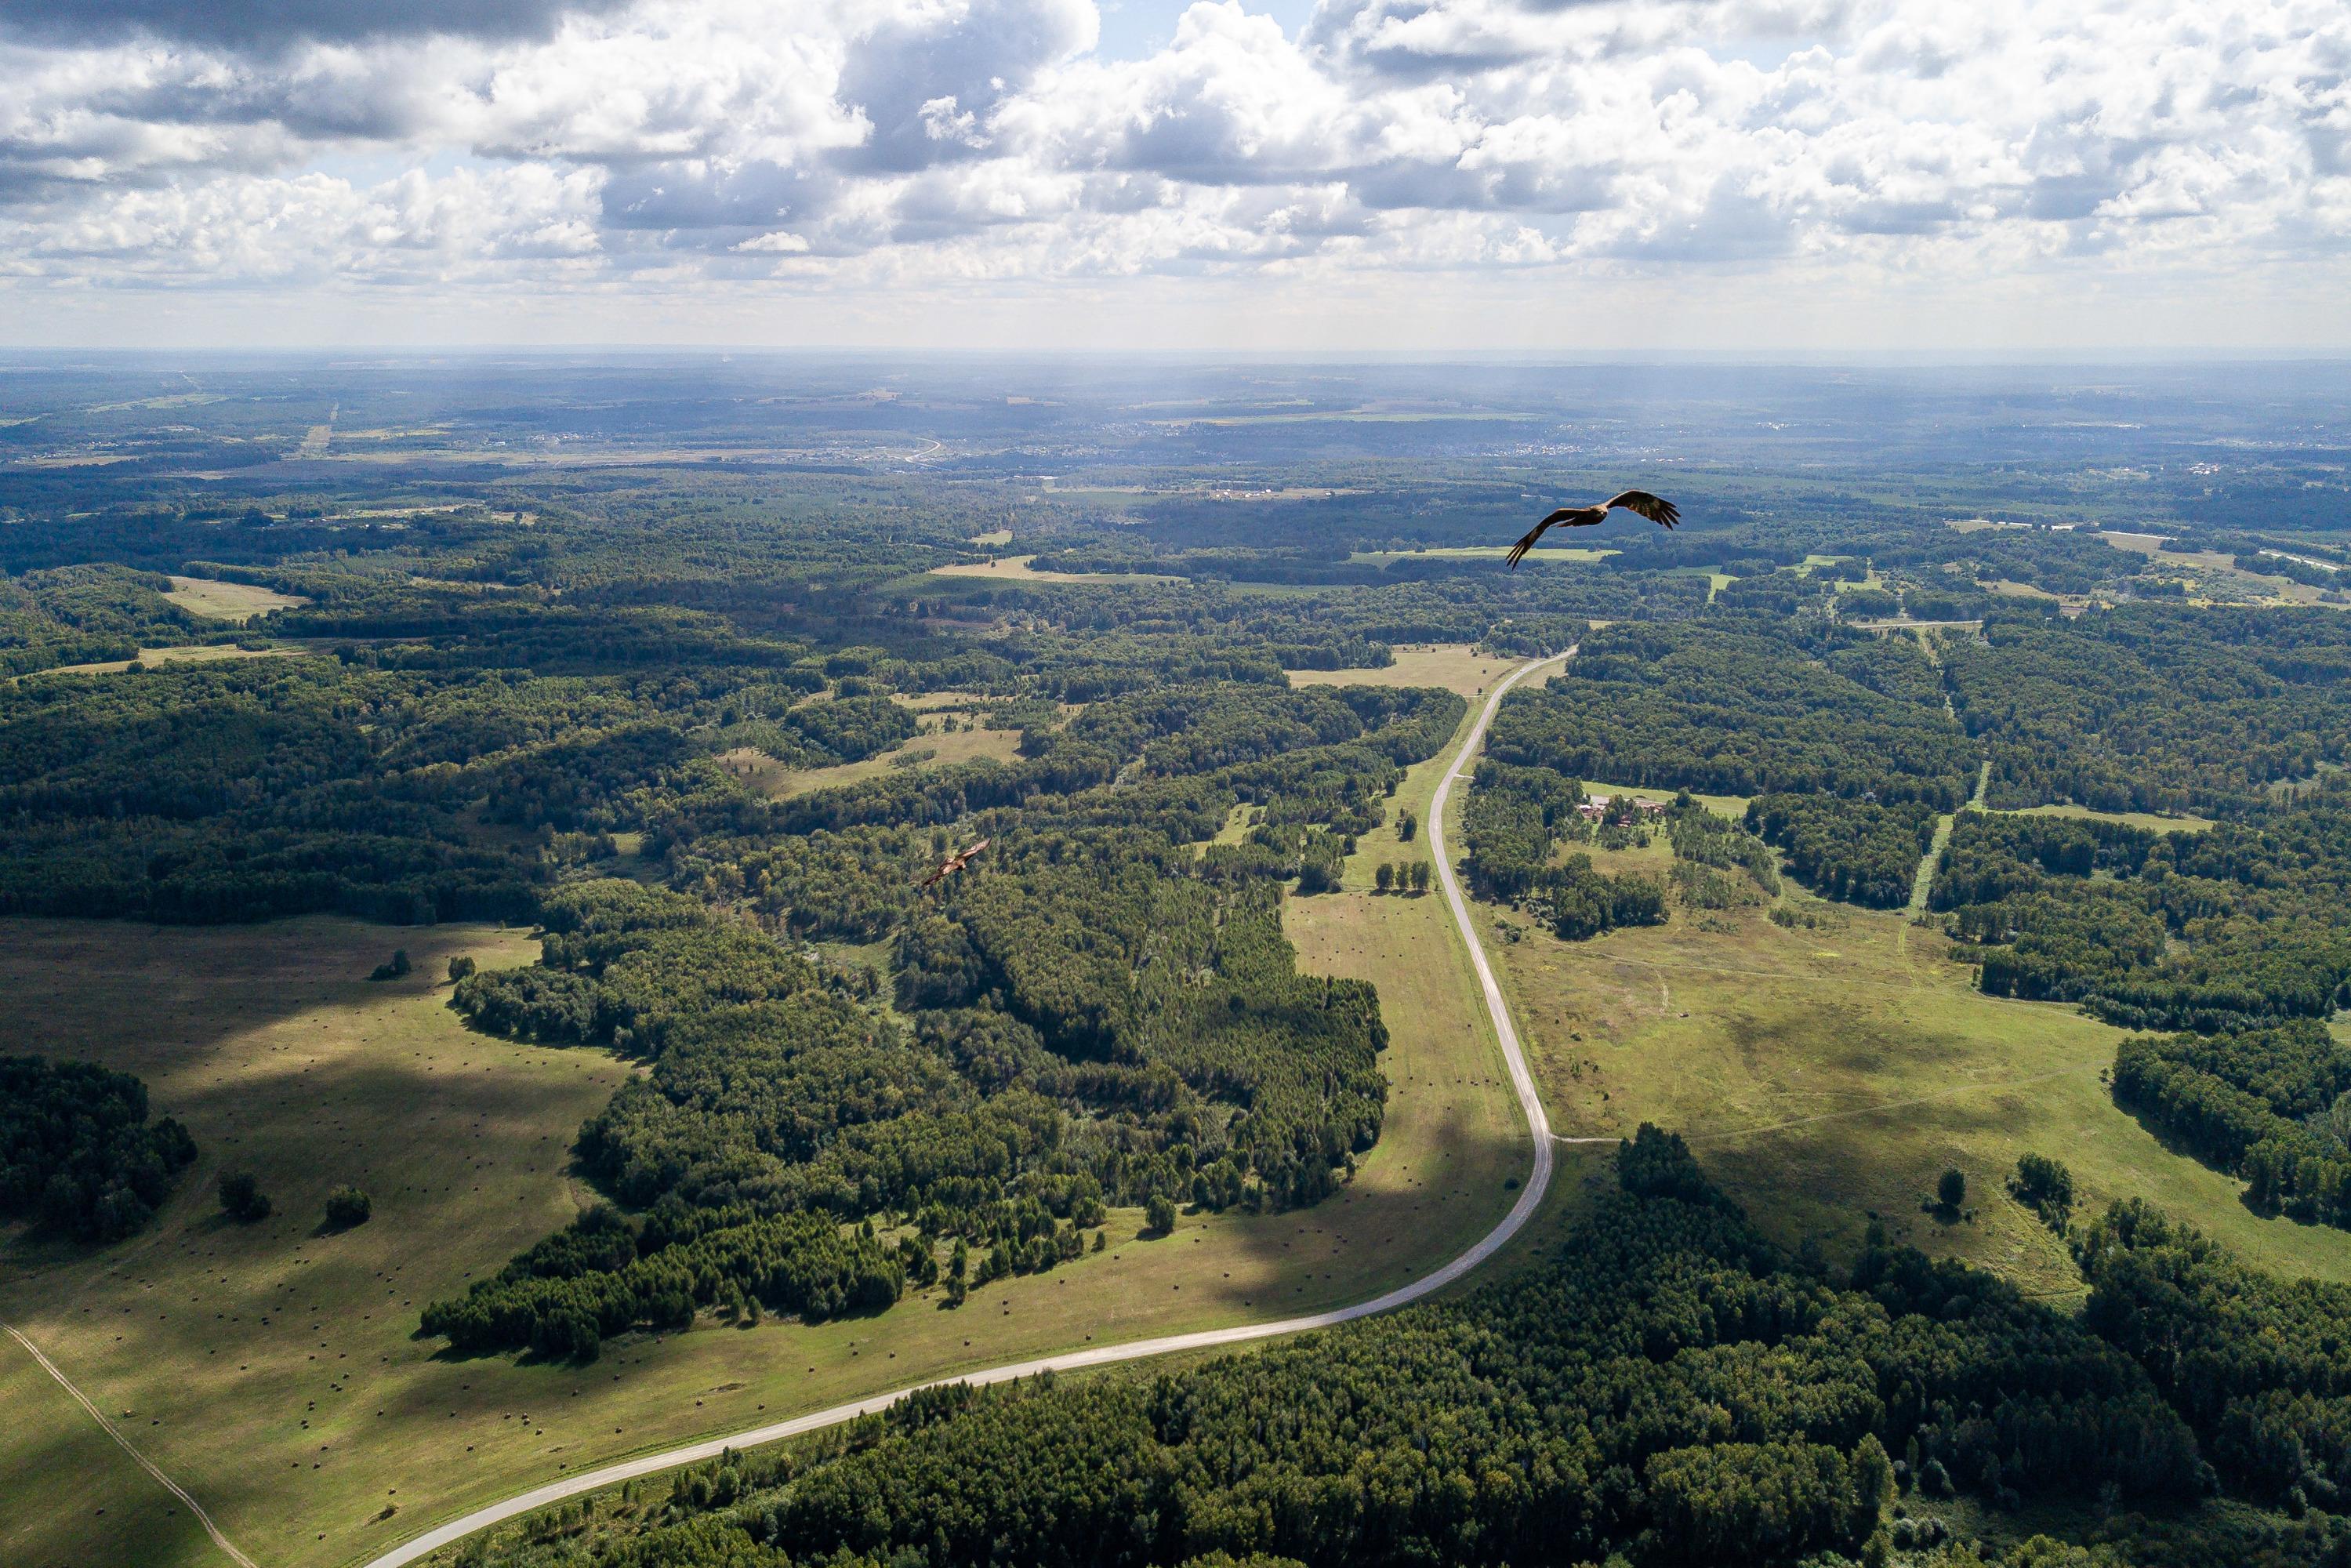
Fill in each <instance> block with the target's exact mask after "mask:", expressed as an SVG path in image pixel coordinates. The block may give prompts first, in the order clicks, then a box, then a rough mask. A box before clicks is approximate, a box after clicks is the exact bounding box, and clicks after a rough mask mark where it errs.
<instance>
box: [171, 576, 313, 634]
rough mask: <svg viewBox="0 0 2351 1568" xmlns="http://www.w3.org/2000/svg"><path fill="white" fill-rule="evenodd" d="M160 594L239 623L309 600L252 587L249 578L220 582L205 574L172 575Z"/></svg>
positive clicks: (191, 611) (196, 610)
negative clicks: (196, 575)
mask: <svg viewBox="0 0 2351 1568" xmlns="http://www.w3.org/2000/svg"><path fill="white" fill-rule="evenodd" d="M163 597H164V598H166V599H168V600H170V601H172V603H174V604H176V605H178V606H179V607H180V608H181V609H183V610H184V611H186V612H188V613H189V614H191V615H203V616H206V617H208V618H210V619H212V620H214V621H230V622H235V623H236V624H237V625H239V626H242V625H244V624H245V623H246V622H248V621H250V620H252V619H253V618H254V617H255V616H256V615H266V614H267V613H268V612H271V611H273V610H291V609H294V608H295V607H296V606H298V605H303V604H308V603H309V602H310V601H308V600H307V599H304V598H302V597H301V596H300V595H298V594H293V593H280V592H278V591H277V590H276V589H273V588H256V587H255V586H253V584H251V583H249V582H221V581H218V580H214V579H213V578H208V577H174V578H173V579H172V591H170V592H169V593H166V594H165V595H163Z"/></svg>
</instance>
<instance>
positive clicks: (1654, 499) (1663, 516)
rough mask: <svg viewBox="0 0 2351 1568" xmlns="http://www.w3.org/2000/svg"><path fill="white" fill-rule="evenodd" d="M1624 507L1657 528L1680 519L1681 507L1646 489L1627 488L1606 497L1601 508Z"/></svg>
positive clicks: (1669, 525)
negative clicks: (1618, 494) (1616, 494)
mask: <svg viewBox="0 0 2351 1568" xmlns="http://www.w3.org/2000/svg"><path fill="white" fill-rule="evenodd" d="M1615 507H1624V508H1625V510H1626V511H1628V512H1631V513H1632V514H1633V515H1634V516H1635V517H1646V518H1648V519H1649V521H1651V522H1653V523H1655V524H1656V525H1657V526H1658V527H1659V528H1672V527H1673V526H1674V525H1675V524H1676V523H1678V522H1680V521H1681V520H1682V514H1681V508H1680V507H1677V506H1675V505H1674V504H1673V503H1672V502H1671V501H1668V500H1667V499H1666V498H1665V497H1663V496H1652V495H1650V494H1649V493H1648V492H1647V491H1646V490H1627V491H1625V493H1624V494H1623V495H1621V496H1612V497H1609V498H1608V500H1607V502H1606V504H1605V505H1604V507H1603V508H1602V509H1603V510H1611V509H1614V508H1615Z"/></svg>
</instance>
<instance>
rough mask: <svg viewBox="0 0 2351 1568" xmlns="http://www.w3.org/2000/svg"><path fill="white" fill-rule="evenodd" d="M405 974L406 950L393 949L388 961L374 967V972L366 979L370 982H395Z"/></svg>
mask: <svg viewBox="0 0 2351 1568" xmlns="http://www.w3.org/2000/svg"><path fill="white" fill-rule="evenodd" d="M406 973H408V949H407V948H405V947H395V948H393V949H392V957H391V959H390V961H389V962H386V963H381V964H378V965H377V966H376V967H375V972H374V973H372V974H371V975H370V976H368V978H369V979H371V980H396V979H398V978H400V977H401V976H402V975H405V974H406Z"/></svg>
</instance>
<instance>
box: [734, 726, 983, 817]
mask: <svg viewBox="0 0 2351 1568" xmlns="http://www.w3.org/2000/svg"><path fill="white" fill-rule="evenodd" d="M1019 749H1020V732H1019V730H1017V729H958V730H955V731H952V732H948V731H945V730H927V731H925V732H924V733H923V734H921V735H918V736H915V737H914V738H913V739H911V740H908V741H906V742H905V743H904V745H901V746H896V747H892V748H891V749H890V750H888V751H884V752H880V753H877V754H876V755H874V756H872V757H869V758H865V760H864V761H862V762H842V763H839V764H836V765H835V766H833V767H831V768H787V767H785V766H784V765H783V764H782V763H780V762H778V761H777V760H776V759H775V758H772V757H770V756H768V754H767V753H766V752H764V751H755V750H752V749H751V748H750V747H737V748H736V749H735V750H733V751H728V752H724V753H721V754H720V756H719V758H718V762H719V766H721V767H723V768H726V769H728V770H729V771H731V772H732V773H734V774H735V776H736V777H737V778H738V779H742V780H743V781H744V782H745V783H746V784H748V785H750V786H751V788H753V789H757V790H759V791H760V792H761V793H762V794H765V795H768V796H769V797H770V798H772V799H775V800H786V799H789V797H791V796H794V795H806V794H810V793H812V792H813V791H815V790H818V789H834V788H836V787H838V786H840V785H842V784H855V783H857V782H859V781H861V780H862V779H878V778H880V777H881V776H882V775H883V774H885V773H888V772H890V771H891V770H892V769H893V768H944V767H946V766H947V765H948V764H949V763H953V762H977V761H979V760H981V759H982V758H987V759H988V760H992V761H996V762H1009V761H1011V760H1012V758H1014V756H1015V755H1017V754H1018V753H1019Z"/></svg>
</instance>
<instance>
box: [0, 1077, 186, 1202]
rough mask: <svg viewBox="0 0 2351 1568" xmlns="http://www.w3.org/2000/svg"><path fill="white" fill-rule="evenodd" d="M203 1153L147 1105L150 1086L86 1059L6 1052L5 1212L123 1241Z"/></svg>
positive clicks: (0, 1089)
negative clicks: (51, 1058) (49, 1058)
mask: <svg viewBox="0 0 2351 1568" xmlns="http://www.w3.org/2000/svg"><path fill="white" fill-rule="evenodd" d="M195 1157H196V1145H195V1143H194V1141H193V1139H191V1138H190V1137H189V1136H188V1130H187V1129H186V1128H185V1127H183V1126H182V1125H180V1124H179V1123H178V1122H176V1121H174V1120H172V1118H171V1117H169V1116H160V1117H157V1118H155V1119H154V1120H152V1121H150V1120H149V1119H148V1115H147V1086H146V1085H145V1084H143V1083H141V1082H140V1081H139V1080H138V1079H136V1078H133V1077H131V1076H130V1075H129V1074H128V1073H122V1072H110V1071H106V1070H105V1069H104V1068H101V1067H93V1066H91V1065H89V1063H87V1062H79V1061H44V1060H43V1059H42V1058H40V1057H37V1056H0V1218H10V1219H29V1220H33V1221H35V1222H36V1223H37V1224H39V1225H41V1226H44V1227H47V1228H50V1229H52V1230H55V1231H57V1232H59V1233H61V1234H65V1235H69V1236H73V1237H76V1238H78V1239H81V1240H85V1241H119V1240H120V1239H122V1238H123V1237H125V1236H128V1235H130V1234H131V1232H133V1231H135V1230H137V1229H138V1228H140V1227H141V1226H143V1225H145V1224H146V1223H147V1221H148V1220H149V1219H150V1218H153V1216H154V1213H155V1210H156V1208H157V1207H160V1206H161V1205H162V1202H163V1200H164V1199H165V1198H167V1197H170V1196H171V1195H172V1188H173V1187H174V1186H177V1185H178V1184H179V1178H180V1173H181V1172H182V1171H183V1170H185V1169H186V1168H187V1167H188V1166H189V1165H190V1164H191V1163H192V1162H193V1160H194V1159H195Z"/></svg>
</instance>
